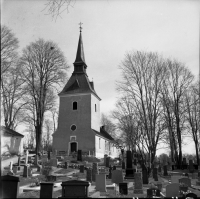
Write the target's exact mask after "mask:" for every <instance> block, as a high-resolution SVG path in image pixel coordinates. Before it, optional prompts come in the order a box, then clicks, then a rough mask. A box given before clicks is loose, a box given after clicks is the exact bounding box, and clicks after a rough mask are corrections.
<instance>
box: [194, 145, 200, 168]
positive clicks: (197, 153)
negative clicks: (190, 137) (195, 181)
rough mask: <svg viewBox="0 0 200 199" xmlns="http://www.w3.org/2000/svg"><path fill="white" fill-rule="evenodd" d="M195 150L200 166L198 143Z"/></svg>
mask: <svg viewBox="0 0 200 199" xmlns="http://www.w3.org/2000/svg"><path fill="white" fill-rule="evenodd" d="M195 149H196V157H197V164H198V165H199V166H200V162H199V151H198V142H197V141H196V142H195Z"/></svg>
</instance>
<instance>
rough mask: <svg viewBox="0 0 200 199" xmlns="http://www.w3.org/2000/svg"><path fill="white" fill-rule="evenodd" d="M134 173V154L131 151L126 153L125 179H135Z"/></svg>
mask: <svg viewBox="0 0 200 199" xmlns="http://www.w3.org/2000/svg"><path fill="white" fill-rule="evenodd" d="M133 178H134V171H133V165H132V153H131V151H126V175H125V179H133Z"/></svg>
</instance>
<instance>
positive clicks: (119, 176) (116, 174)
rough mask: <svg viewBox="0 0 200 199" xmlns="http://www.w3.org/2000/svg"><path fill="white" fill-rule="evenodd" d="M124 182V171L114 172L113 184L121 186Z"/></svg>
mask: <svg viewBox="0 0 200 199" xmlns="http://www.w3.org/2000/svg"><path fill="white" fill-rule="evenodd" d="M121 182H123V172H122V170H113V171H112V183H115V184H119V183H121Z"/></svg>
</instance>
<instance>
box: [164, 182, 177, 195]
mask: <svg viewBox="0 0 200 199" xmlns="http://www.w3.org/2000/svg"><path fill="white" fill-rule="evenodd" d="M178 196H179V183H171V184H169V185H167V186H166V197H167V198H171V197H178Z"/></svg>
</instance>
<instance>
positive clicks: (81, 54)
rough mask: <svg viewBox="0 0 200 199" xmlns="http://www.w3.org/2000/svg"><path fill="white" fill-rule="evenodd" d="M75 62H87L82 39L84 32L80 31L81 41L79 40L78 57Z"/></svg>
mask: <svg viewBox="0 0 200 199" xmlns="http://www.w3.org/2000/svg"><path fill="white" fill-rule="evenodd" d="M75 63H84V64H86V63H85V55H84V49H83V40H82V34H81V31H80V35H79V41H78V48H77V53H76V59H75V62H74V64H75Z"/></svg>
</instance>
